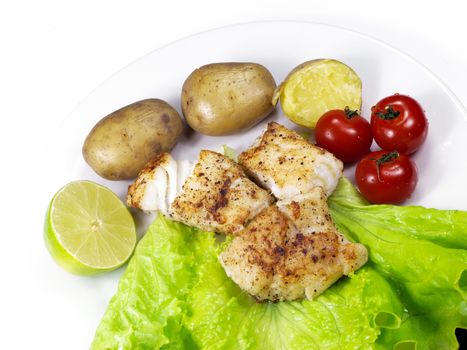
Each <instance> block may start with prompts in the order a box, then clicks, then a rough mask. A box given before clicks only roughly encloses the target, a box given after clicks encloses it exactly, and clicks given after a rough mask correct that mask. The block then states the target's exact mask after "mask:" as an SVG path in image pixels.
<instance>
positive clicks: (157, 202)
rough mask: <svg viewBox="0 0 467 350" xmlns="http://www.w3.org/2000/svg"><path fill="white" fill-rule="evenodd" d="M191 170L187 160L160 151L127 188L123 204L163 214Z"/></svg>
mask: <svg viewBox="0 0 467 350" xmlns="http://www.w3.org/2000/svg"><path fill="white" fill-rule="evenodd" d="M192 169H193V163H192V162H190V161H176V160H174V159H173V158H172V157H171V156H170V154H169V153H162V154H160V155H159V156H157V157H156V158H154V159H153V160H151V161H150V162H149V163H147V164H146V166H145V167H144V168H143V169H142V170H141V171H140V173H139V174H138V177H137V178H136V180H135V181H134V182H133V183H132V184H131V185H130V186H129V187H128V194H127V199H126V202H127V205H128V206H130V207H134V208H138V209H141V210H144V211H148V212H152V211H159V212H161V213H163V214H167V213H168V209H169V207H170V204H171V203H172V202H173V201H174V199H175V197H176V195H177V193H179V192H180V191H181V188H182V185H183V183H184V182H185V179H186V178H187V177H188V175H189V174H190V173H191V170H192Z"/></svg>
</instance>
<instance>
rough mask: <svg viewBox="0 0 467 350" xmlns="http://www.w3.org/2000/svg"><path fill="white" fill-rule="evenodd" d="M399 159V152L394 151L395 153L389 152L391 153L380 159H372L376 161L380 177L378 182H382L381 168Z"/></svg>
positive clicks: (377, 172) (377, 173)
mask: <svg viewBox="0 0 467 350" xmlns="http://www.w3.org/2000/svg"><path fill="white" fill-rule="evenodd" d="M398 157H399V152H397V151H394V152H389V153H384V154H383V155H382V156H381V157H380V158H378V159H376V158H370V159H371V160H375V161H376V175H377V176H378V181H379V182H382V181H381V178H380V176H379V167H380V166H381V165H383V164H385V163H389V162H391V161H393V160H395V159H397V158H398Z"/></svg>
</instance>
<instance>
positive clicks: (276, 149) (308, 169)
mask: <svg viewBox="0 0 467 350" xmlns="http://www.w3.org/2000/svg"><path fill="white" fill-rule="evenodd" d="M238 162H239V164H241V165H242V166H243V167H244V169H245V171H246V173H247V174H248V175H249V176H250V177H252V178H253V179H254V180H255V181H256V182H257V183H258V184H260V185H261V186H263V187H264V188H266V189H268V190H270V191H271V192H272V194H273V195H274V196H275V197H276V198H278V199H286V198H290V197H293V196H296V195H298V194H304V193H307V192H309V191H310V190H311V189H313V188H314V187H316V186H320V187H322V188H323V189H324V191H325V193H326V195H328V196H329V195H330V194H331V193H332V191H334V189H335V188H336V186H337V183H338V181H339V178H340V177H341V176H342V171H343V163H342V161H340V160H339V159H337V158H336V157H335V156H334V155H333V154H332V153H329V152H328V151H326V150H324V149H322V148H320V147H318V146H315V145H313V144H312V143H310V142H308V141H307V140H305V139H304V138H303V137H302V136H300V135H299V134H297V133H296V132H295V131H293V130H290V129H287V128H286V127H284V126H282V125H280V124H277V123H275V122H271V123H269V124H268V125H267V127H266V129H265V131H264V132H263V134H262V136H261V137H259V138H258V139H257V141H256V143H255V144H254V145H253V146H251V147H250V148H249V149H247V150H246V151H245V152H243V153H241V154H240V156H239V157H238Z"/></svg>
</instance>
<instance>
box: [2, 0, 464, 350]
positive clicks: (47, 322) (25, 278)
mask: <svg viewBox="0 0 467 350" xmlns="http://www.w3.org/2000/svg"><path fill="white" fill-rule="evenodd" d="M462 3H463V1H446V0H445V1H437V2H427V1H424V2H422V1H407V0H405V1H403V0H397V1H390V2H389V1H375V0H360V1H357V0H355V1H349V0H343V1H324V0H321V1H314V0H303V1H299V0H295V1H294V0H288V1H284V0H280V1H276V0H268V1H263V0H259V1H254V0H235V1H221V0H218V1H203V0H198V1H185V2H184V1H179V0H177V1H175V0H171V1H142V0H139V1H119V0H114V1H110V0H102V1H97V0H94V1H92V0H81V1H63V0H62V1H55V0H42V1H32V0H31V1H24V0H23V1H10V2H9V4H7V1H2V2H1V4H0V39H1V40H0V105H1V107H2V108H1V110H0V120H1V124H0V142H1V147H0V151H1V160H0V164H1V166H0V167H1V171H0V174H1V175H0V176H1V186H2V192H1V193H2V200H1V203H2V205H1V207H2V208H1V211H0V213H1V227H2V230H1V232H0V234H1V236H2V238H1V240H0V242H1V243H0V271H1V275H0V348H2V349H10V348H14V349H23V348H37V349H60V348H61V349H82V348H86V347H87V345H88V340H87V339H74V338H73V334H76V332H75V331H74V329H75V327H79V325H81V324H83V320H86V312H87V311H86V305H81V304H80V299H79V298H80V296H79V295H76V294H74V293H73V285H75V284H77V283H85V282H83V280H82V279H80V278H78V277H74V276H69V277H68V276H67V277H66V278H63V279H61V280H62V281H65V282H64V283H65V285H63V286H57V288H60V290H62V291H63V294H61V295H54V296H53V298H52V297H51V296H50V295H49V294H48V293H47V292H46V287H48V288H50V286H47V283H49V282H50V281H54V279H53V278H50V279H45V280H44V279H39V278H38V276H39V275H40V276H43V273H40V274H39V273H38V271H37V268H38V266H41V267H44V266H47V268H49V269H50V271H51V272H50V273H51V274H66V273H65V272H62V271H61V270H59V269H58V268H57V267H55V266H54V265H53V263H52V262H51V259H50V258H49V256H48V254H47V252H46V250H45V247H44V245H43V243H42V225H43V217H44V213H45V210H46V206H47V204H48V202H49V200H50V198H51V196H52V195H53V192H50V190H49V188H50V186H49V185H50V184H48V183H47V180H48V176H49V173H48V169H47V168H46V167H44V161H43V159H44V157H45V156H46V155H45V154H43V152H42V150H43V146H44V144H45V143H46V142H47V141H48V140H49V139H51V138H53V137H54V133H55V132H56V130H57V127H58V126H59V124H60V121H61V120H63V119H64V118H65V117H66V116H67V115H68V114H69V113H70V112H71V111H72V110H73V108H74V107H75V106H76V105H77V104H78V103H79V102H80V101H81V100H82V99H83V98H84V97H85V96H86V95H87V94H89V93H90V92H91V91H92V90H93V89H94V88H95V87H97V86H98V85H99V84H100V83H101V82H102V81H104V80H105V79H106V78H107V77H109V76H110V75H112V73H114V72H116V71H117V70H119V69H120V68H122V67H123V66H125V65H127V64H128V63H130V62H132V61H134V60H135V59H137V58H139V57H141V56H142V55H144V54H146V53H148V52H150V51H152V50H153V49H155V48H157V47H160V46H162V45H165V44H167V43H169V42H171V41H173V40H176V39H179V38H181V37H184V36H187V35H190V34H193V33H196V32H200V31H204V30H208V29H211V28H215V27H219V26H224V25H228V24H234V23H241V22H249V21H258V20H276V19H288V20H291V19H292V20H306V21H313V22H319V23H327V24H334V25H338V26H341V27H345V28H349V29H353V30H356V31H358V32H362V33H365V34H369V35H371V36H373V37H376V38H378V39H381V40H383V41H385V42H387V43H389V44H391V45H393V46H395V47H397V48H399V49H401V50H402V51H404V52H406V53H408V54H409V55H411V56H413V57H414V58H416V59H417V60H419V61H420V62H422V63H423V64H424V65H425V66H427V67H428V68H429V69H431V70H432V71H434V72H435V74H436V75H438V76H439V77H440V78H441V80H443V81H444V82H445V83H446V84H447V85H448V86H449V87H450V88H451V89H452V90H453V92H454V93H455V94H456V95H457V96H458V97H459V99H460V100H461V101H462V102H463V103H464V105H467V84H466V78H467V74H466V71H467V42H466V40H465V33H467V20H466V19H465V16H466V15H465V13H466V11H465V9H464V8H463V6H462ZM278 45H280V43H278ZM187 56H188V57H187V59H189V55H187ZM465 151H466V150H459V161H466V156H465V155H463V154H465ZM60 185H62V184H56V186H57V189H58V187H59V186H60ZM460 186H461V184H460ZM463 190H464V191H466V189H465V185H464V187H463ZM49 260H50V261H49ZM76 305H80V307H79V308H77V307H76ZM57 310H61V312H57ZM64 310H65V311H64ZM68 310H69V312H70V313H73V315H68V316H67V317H66V318H65V319H63V320H61V319H60V318H59V317H60V316H59V315H62V314H64V313H65V314H66V312H68ZM93 327H94V326H93ZM93 327H91V328H93ZM91 336H92V335H91ZM91 336H90V337H91Z"/></svg>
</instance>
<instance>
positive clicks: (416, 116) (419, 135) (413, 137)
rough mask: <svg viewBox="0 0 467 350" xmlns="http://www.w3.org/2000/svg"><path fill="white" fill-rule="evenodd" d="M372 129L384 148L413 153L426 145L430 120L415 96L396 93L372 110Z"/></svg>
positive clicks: (379, 143)
mask: <svg viewBox="0 0 467 350" xmlns="http://www.w3.org/2000/svg"><path fill="white" fill-rule="evenodd" d="M371 129H372V131H373V137H374V138H375V141H376V143H377V144H378V146H380V147H381V148H382V149H384V150H388V151H398V152H400V153H405V154H411V153H413V152H415V151H417V150H418V149H419V148H420V146H421V145H422V144H423V143H424V142H425V139H426V135H427V133H428V120H427V118H426V116H425V112H424V111H423V108H422V106H420V104H419V103H418V102H417V101H415V100H414V99H413V98H412V97H409V96H406V95H400V94H395V95H392V96H388V97H385V98H383V99H382V100H381V101H379V102H378V103H377V104H376V105H375V106H373V107H372V108H371Z"/></svg>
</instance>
